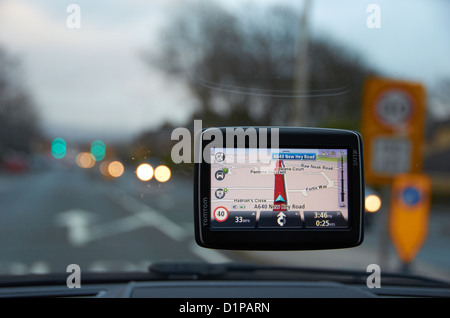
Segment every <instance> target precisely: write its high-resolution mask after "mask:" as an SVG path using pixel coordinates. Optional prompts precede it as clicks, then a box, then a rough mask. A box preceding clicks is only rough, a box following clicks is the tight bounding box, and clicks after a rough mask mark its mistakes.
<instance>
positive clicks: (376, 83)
mask: <svg viewBox="0 0 450 318" xmlns="http://www.w3.org/2000/svg"><path fill="white" fill-rule="evenodd" d="M425 105H426V103H425V89H424V87H423V86H422V84H420V83H414V82H406V81H399V80H392V79H386V78H379V77H371V78H369V79H368V80H367V81H366V83H365V86H364V97H363V109H362V127H361V133H362V136H363V142H364V152H365V158H364V159H365V169H366V170H365V180H366V182H367V183H368V184H374V185H387V184H390V183H391V182H392V178H393V177H394V176H395V175H396V174H399V173H420V172H421V171H422V147H423V139H424V125H425V112H426V106H425Z"/></svg>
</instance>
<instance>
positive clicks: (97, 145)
mask: <svg viewBox="0 0 450 318" xmlns="http://www.w3.org/2000/svg"><path fill="white" fill-rule="evenodd" d="M105 151H106V146H105V143H104V142H103V141H101V140H95V141H93V142H92V143H91V154H92V155H93V156H94V158H95V160H96V161H101V160H103V159H104V158H105Z"/></svg>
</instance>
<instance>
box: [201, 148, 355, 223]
mask: <svg viewBox="0 0 450 318" xmlns="http://www.w3.org/2000/svg"><path fill="white" fill-rule="evenodd" d="M347 202H348V170H347V149H300V148H299V149H256V148H222V149H219V148H212V149H211V222H210V225H211V229H213V230H227V229H231V230H289V229H295V230H299V229H325V228H326V229H338V228H347V227H348V218H349V211H348V204H347Z"/></svg>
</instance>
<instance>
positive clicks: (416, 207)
mask: <svg viewBox="0 0 450 318" xmlns="http://www.w3.org/2000/svg"><path fill="white" fill-rule="evenodd" d="M430 196H431V181H430V178H429V177H428V176H426V175H424V174H400V175H398V176H396V177H395V178H394V180H393V183H392V199H391V208H390V213H389V234H390V236H391V239H392V242H393V243H394V246H395V249H396V250H397V253H398V255H399V257H400V259H401V260H402V261H403V262H404V263H410V262H411V261H412V260H413V259H414V257H415V256H416V254H417V252H418V251H419V250H420V248H421V246H422V244H423V243H424V241H425V239H426V237H427V234H428V218H429V212H430V201H431V200H430Z"/></svg>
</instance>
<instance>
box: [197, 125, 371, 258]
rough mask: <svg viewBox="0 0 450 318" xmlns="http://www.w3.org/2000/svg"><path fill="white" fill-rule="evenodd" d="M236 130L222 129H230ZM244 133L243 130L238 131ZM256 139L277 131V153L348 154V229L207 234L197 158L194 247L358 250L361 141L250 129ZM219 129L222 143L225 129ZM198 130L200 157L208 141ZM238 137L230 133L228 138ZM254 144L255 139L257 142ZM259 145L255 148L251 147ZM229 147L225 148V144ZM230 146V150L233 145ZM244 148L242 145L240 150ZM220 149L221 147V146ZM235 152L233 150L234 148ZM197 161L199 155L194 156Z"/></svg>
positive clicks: (203, 175)
mask: <svg viewBox="0 0 450 318" xmlns="http://www.w3.org/2000/svg"><path fill="white" fill-rule="evenodd" d="M234 128H237V127H228V129H234ZM240 128H242V129H241V131H245V130H246V129H247V128H249V127H240ZM253 128H255V129H256V131H257V133H258V134H259V130H260V129H261V128H265V129H267V130H268V131H269V134H268V138H267V143H268V144H267V146H268V147H271V145H270V129H272V128H278V134H279V145H278V147H279V148H318V149H332V148H341V149H344V148H345V149H347V150H348V209H349V210H348V211H349V220H348V225H349V226H348V228H345V229H337V228H335V229H323V228H322V229H301V230H300V229H299V230H293V229H289V230H286V231H280V230H270V229H264V230H251V231H243V230H241V229H240V230H223V231H221V230H212V229H211V228H210V213H211V212H210V200H211V198H210V193H211V191H210V187H211V184H210V183H211V178H210V171H211V169H210V164H209V163H207V162H205V161H204V160H203V158H201V162H200V163H195V169H194V223H195V239H196V242H197V244H198V245H200V246H202V247H208V248H216V249H235V250H317V249H335V248H346V247H354V246H358V245H360V244H361V243H362V241H363V222H364V220H363V218H364V174H363V171H364V169H363V151H362V138H361V136H360V134H359V133H357V132H355V131H349V130H339V129H326V128H290V127H253ZM213 129H220V131H221V133H222V134H223V141H225V140H226V134H227V131H226V127H221V128H213ZM206 130H207V129H204V130H203V131H202V132H201V133H199V134H198V135H197V136H196V137H195V138H196V142H197V145H198V146H197V150H196V151H199V153H198V154H200V151H201V153H203V150H204V148H205V146H207V145H208V144H209V143H210V142H211V141H210V140H204V138H203V133H204V132H205V131H206ZM236 133H238V131H237V130H236V131H234V132H233V134H236ZM258 140H259V138H258ZM256 146H259V145H256ZM227 147H229V145H227ZM235 147H236V145H235ZM248 147H250V145H249V144H248V140H247V141H246V143H245V148H248ZM224 148H226V147H224ZM236 148H237V147H236ZM199 157H200V156H199Z"/></svg>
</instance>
